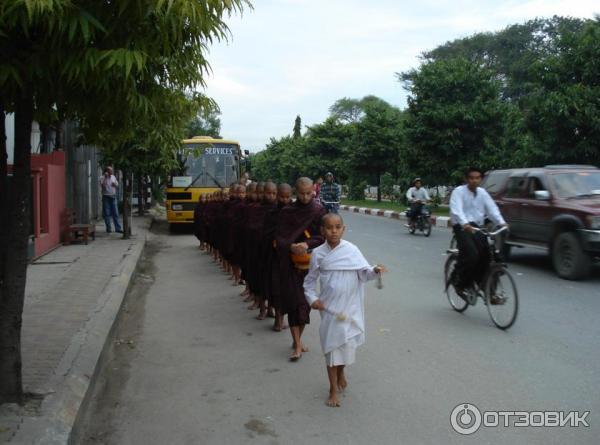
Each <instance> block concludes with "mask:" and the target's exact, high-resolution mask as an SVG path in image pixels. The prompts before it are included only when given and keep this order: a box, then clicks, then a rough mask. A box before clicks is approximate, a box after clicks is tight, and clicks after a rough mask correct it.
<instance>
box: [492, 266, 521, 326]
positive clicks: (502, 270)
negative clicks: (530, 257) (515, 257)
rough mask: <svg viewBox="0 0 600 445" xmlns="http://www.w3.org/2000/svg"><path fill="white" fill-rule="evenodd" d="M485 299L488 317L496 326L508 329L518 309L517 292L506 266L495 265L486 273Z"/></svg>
mask: <svg viewBox="0 0 600 445" xmlns="http://www.w3.org/2000/svg"><path fill="white" fill-rule="evenodd" d="M485 301H486V304H487V308H488V313H489V314H490V318H491V319H492V321H493V322H494V324H495V325H496V326H497V327H498V328H500V329H508V328H510V327H511V326H512V325H513V323H514V322H515V320H516V319H517V312H518V311H519V293H518V291H517V285H516V284H515V280H514V279H513V277H512V275H511V274H510V272H509V271H508V270H507V269H506V267H503V266H499V267H496V268H494V269H492V271H491V272H490V274H489V275H488V277H487V279H486V282H485Z"/></svg>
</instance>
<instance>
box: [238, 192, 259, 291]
mask: <svg viewBox="0 0 600 445" xmlns="http://www.w3.org/2000/svg"><path fill="white" fill-rule="evenodd" d="M254 203H256V183H255V182H253V183H251V184H249V185H248V187H247V188H246V205H245V206H244V207H242V213H241V215H240V218H239V222H238V225H237V231H236V233H235V245H236V251H235V256H236V261H237V264H238V265H239V266H240V269H241V278H242V280H243V281H244V282H245V284H246V287H245V289H244V291H243V292H242V293H241V294H240V295H241V296H242V297H246V298H245V299H244V302H249V301H250V300H252V297H251V296H250V288H249V287H248V281H247V277H246V274H247V272H248V267H247V263H246V244H245V239H246V223H247V221H248V213H249V209H250V207H251V205H253V204H254Z"/></svg>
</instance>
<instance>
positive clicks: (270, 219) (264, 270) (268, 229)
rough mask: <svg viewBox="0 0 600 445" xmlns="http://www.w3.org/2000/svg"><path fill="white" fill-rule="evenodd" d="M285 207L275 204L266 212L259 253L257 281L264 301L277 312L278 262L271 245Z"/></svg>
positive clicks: (278, 308)
mask: <svg viewBox="0 0 600 445" xmlns="http://www.w3.org/2000/svg"><path fill="white" fill-rule="evenodd" d="M284 207H287V205H286V206H283V205H281V204H279V203H277V205H276V206H274V207H272V208H271V209H270V210H268V211H267V214H266V215H265V221H264V223H263V231H262V234H261V251H260V255H261V258H260V263H261V269H260V272H259V274H260V275H261V276H260V277H259V280H260V281H261V282H262V289H261V292H262V294H261V295H263V296H264V297H265V299H266V300H268V301H269V305H270V306H272V307H273V308H275V309H277V310H278V311H280V310H281V308H282V302H281V283H280V281H281V279H280V274H279V260H278V257H277V250H276V249H275V246H274V245H273V241H274V240H275V231H276V230H277V225H278V224H279V214H280V212H281V209H282V208H284Z"/></svg>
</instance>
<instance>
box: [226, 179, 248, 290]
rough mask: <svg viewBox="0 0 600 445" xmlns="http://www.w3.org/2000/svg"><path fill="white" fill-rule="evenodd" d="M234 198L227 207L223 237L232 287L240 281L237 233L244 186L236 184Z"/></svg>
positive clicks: (243, 202) (243, 201) (243, 198)
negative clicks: (226, 225) (231, 276)
mask: <svg viewBox="0 0 600 445" xmlns="http://www.w3.org/2000/svg"><path fill="white" fill-rule="evenodd" d="M235 190H236V197H235V202H234V204H233V205H232V206H231V207H229V212H228V217H229V218H228V227H227V236H226V237H225V254H226V255H227V257H228V258H229V262H230V263H231V269H232V273H233V281H234V286H237V285H238V284H239V283H240V280H241V270H240V261H241V260H240V256H241V248H240V245H239V241H238V233H239V231H240V230H241V225H242V222H243V216H244V214H245V210H244V209H245V207H246V186H244V185H241V184H238V185H237V186H236V188H235Z"/></svg>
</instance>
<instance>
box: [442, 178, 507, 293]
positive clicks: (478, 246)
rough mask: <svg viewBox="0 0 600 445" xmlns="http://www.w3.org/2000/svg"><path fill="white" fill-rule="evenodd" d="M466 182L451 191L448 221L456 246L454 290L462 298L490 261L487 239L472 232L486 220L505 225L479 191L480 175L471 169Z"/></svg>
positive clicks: (495, 206) (492, 201)
mask: <svg viewBox="0 0 600 445" xmlns="http://www.w3.org/2000/svg"><path fill="white" fill-rule="evenodd" d="M465 178H466V181H467V183H466V185H461V186H460V187H457V188H456V189H454V191H453V192H452V196H451V197H450V219H451V222H452V227H453V229H454V234H455V236H456V242H457V245H458V261H457V264H456V273H457V274H458V276H457V277H456V280H457V281H456V282H455V288H456V292H457V293H458V294H459V295H460V296H461V297H463V298H464V290H465V289H467V288H468V287H470V286H471V285H472V284H473V282H475V281H481V279H482V278H483V276H484V274H485V272H486V270H487V267H488V264H489V261H490V258H489V249H488V246H487V239H486V237H485V236H484V235H483V234H482V233H480V232H476V231H475V230H474V228H477V227H481V226H483V225H484V223H485V218H486V217H487V218H489V219H491V220H492V221H493V222H494V223H495V224H497V225H502V226H505V225H507V224H506V222H505V221H504V218H502V215H501V213H500V209H498V206H497V205H496V203H495V202H494V200H493V199H492V197H491V196H490V195H489V193H488V192H487V191H486V190H485V189H484V188H482V187H479V184H481V180H482V179H483V172H482V171H481V170H480V169H479V168H477V167H470V168H469V169H468V170H467V172H466V175H465Z"/></svg>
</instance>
